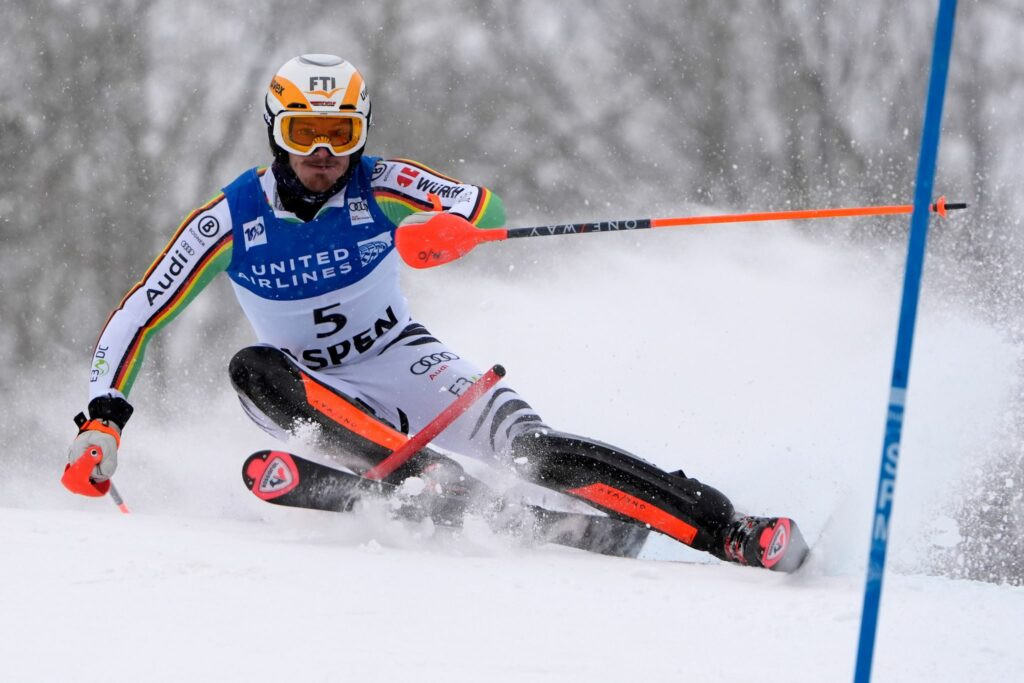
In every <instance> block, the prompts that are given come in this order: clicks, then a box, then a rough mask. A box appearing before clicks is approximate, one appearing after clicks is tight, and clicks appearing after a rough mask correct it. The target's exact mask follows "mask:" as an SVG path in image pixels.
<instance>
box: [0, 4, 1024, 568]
mask: <svg viewBox="0 0 1024 683" xmlns="http://www.w3.org/2000/svg"><path fill="white" fill-rule="evenodd" d="M934 5H935V3H930V2H925V3H921V2H918V3H892V2H885V1H884V0H864V2H860V3H849V2H841V1H839V0H821V1H816V2H810V1H800V0H765V1H763V2H756V3H755V2H741V1H740V0H718V1H717V2H689V3H680V2H674V1H669V0H659V1H649V2H642V3H633V4H627V3H622V2H618V1H610V0H599V1H594V2H589V1H584V0H570V1H568V2H559V3H551V2H548V1H547V0H523V1H522V2H505V3H486V2H457V1H455V0H437V1H436V2H432V3H423V2H413V1H412V0H373V1H366V2H337V1H336V0H334V1H330V2H329V1H327V0H312V1H310V2H297V1H285V0H268V1H267V2H251V1H248V0H229V1H226V2H220V3H200V2H190V1H188V0H185V1H182V0H89V1H88V2H84V1H82V0H67V1H65V0H43V1H42V2H40V0H7V1H6V2H5V3H4V6H3V9H0V16H2V18H3V19H4V25H5V27H6V31H5V39H4V41H3V42H2V44H0V64H3V65H4V73H5V77H6V81H7V85H8V88H7V93H8V94H7V96H6V97H4V98H3V99H2V100H0V160H2V161H0V164H2V171H0V174H2V175H0V180H2V183H0V238H2V245H3V249H2V251H0V262H2V271H0V272H2V273H3V277H2V278H0V296H2V321H3V324H2V326H0V346H2V348H3V349H4V354H5V361H6V362H5V363H4V367H5V368H7V369H8V370H10V369H12V368H14V369H17V368H24V367H34V368H41V369H44V370H45V369H47V368H50V369H55V368H68V367H72V368H80V369H81V371H82V377H78V376H77V375H76V376H74V377H71V378H68V379H67V384H68V385H69V386H71V387H80V388H81V391H82V395H83V396H82V397H83V399H84V392H85V383H84V373H85V366H86V364H87V361H88V357H89V352H90V348H91V345H92V344H93V342H94V340H95V335H96V333H97V332H98V331H99V329H100V327H101V325H102V322H103V320H104V319H105V317H106V315H107V314H108V313H109V311H110V309H111V307H112V306H113V305H114V304H115V303H116V301H118V299H119V297H120V296H121V295H122V294H123V293H124V292H125V291H126V290H127V289H128V288H129V287H130V286H131V285H132V284H133V283H134V282H135V281H136V280H137V279H138V278H139V276H140V275H141V274H142V273H143V271H144V269H145V268H146V266H147V265H148V264H149V263H150V261H151V260H152V258H153V257H154V256H155V255H156V254H157V253H158V251H159V250H160V249H161V248H162V247H163V245H164V244H165V242H166V240H167V239H168V238H169V236H170V235H171V234H172V232H173V230H174V229H175V226H176V225H177V223H178V221H180V220H181V218H182V217H184V216H185V215H186V214H187V213H188V212H189V211H190V210H191V209H192V208H194V207H195V206H198V205H200V204H201V203H202V202H203V201H205V200H206V199H207V198H208V197H210V196H212V195H213V194H214V193H216V192H217V191H218V190H219V188H220V187H221V186H223V185H225V184H226V183H228V182H230V181H231V180H232V179H233V178H234V177H235V176H236V175H237V173H238V172H239V171H240V170H241V169H244V168H246V167H249V166H254V165H264V164H266V163H268V162H269V158H270V155H269V154H268V148H267V143H266V133H265V129H264V126H263V123H262V118H261V117H262V98H263V94H264V89H265V86H266V83H267V82H269V78H270V76H271V75H272V73H273V71H274V69H275V68H276V67H277V66H278V65H280V64H282V63H283V62H284V61H286V60H287V59H288V58H290V57H292V56H294V55H296V54H300V53H303V52H328V53H336V54H340V55H342V56H343V57H345V58H346V59H348V60H349V61H351V62H353V63H354V64H355V65H356V66H357V67H358V68H359V69H360V70H361V71H362V72H363V74H364V75H365V76H366V78H367V81H368V84H369V88H370V94H371V97H372V99H373V111H374V127H373V129H372V131H371V138H370V149H371V152H372V153H374V154H378V155H382V156H389V155H396V156H408V157H411V158H415V159H418V160H420V161H422V162H424V163H427V164H429V165H431V166H434V167H436V168H438V169H439V170H442V172H447V173H450V174H452V175H454V176H456V177H462V178H465V179H467V180H471V181H474V182H480V183H484V184H487V185H489V186H491V187H493V188H495V189H497V190H498V192H499V193H500V194H501V195H502V196H503V197H504V199H505V201H506V204H507V207H508V213H509V219H510V225H529V224H533V223H537V222H542V223H551V222H556V221H578V220H587V219H598V218H625V217H633V216H659V215H681V214H682V213H683V212H684V211H686V210H687V209H695V210H700V209H706V208H708V207H714V208H721V209H723V210H727V211H743V210H759V209H773V208H786V207H793V208H797V207H812V206H818V205H856V204H861V203H864V204H888V203H909V202H910V201H911V198H912V194H913V179H914V172H915V164H916V155H917V146H918V144H919V132H920V125H921V119H922V111H923V97H924V92H925V89H926V81H927V75H928V65H929V59H930V48H931V38H932V30H933V26H934V12H935V6H934ZM1022 31H1024V8H1022V7H1021V6H1020V5H1019V4H1018V3H1014V2H1010V1H1009V0H993V1H988V2H963V3H961V5H960V9H959V15H958V24H957V34H956V39H955V43H954V48H955V49H954V56H953V62H952V64H953V66H952V69H951V73H950V80H949V95H948V97H947V105H946V113H945V117H944V127H943V139H942V145H941V156H940V163H939V172H938V177H937V179H936V188H937V189H938V190H939V191H941V192H944V193H947V194H949V195H950V197H951V198H953V199H957V200H966V201H968V202H970V203H971V205H972V209H971V213H970V216H971V219H970V220H956V221H945V222H944V221H937V222H935V223H933V225H934V228H933V232H932V234H931V235H930V244H929V248H930V250H931V252H932V253H937V254H941V255H945V256H949V257H951V258H953V259H954V260H956V261H957V262H959V263H963V264H965V265H966V266H968V267H965V268H963V269H960V270H958V271H957V272H956V273H955V274H954V275H955V277H954V279H957V278H959V280H960V285H961V286H959V287H957V288H956V289H957V291H956V293H955V295H956V296H959V297H963V298H967V299H970V303H971V305H972V306H974V307H975V308H976V309H977V310H979V311H982V312H983V313H984V314H985V315H986V316H987V317H988V318H989V319H991V320H992V321H994V322H995V323H996V324H998V325H1000V327H1001V328H1002V329H1004V330H1005V332H1006V334H1007V335H1008V336H1009V337H1010V338H1012V339H1013V340H1015V341H1016V342H1017V343H1022V342H1024V339H1022V338H1021V335H1022V329H1021V325H1020V321H1021V319H1022V316H1021V313H1022V304H1024V287H1022V278H1021V265H1022V263H1024V250H1022V247H1021V240H1020V238H1019V232H1020V231H1019V226H1020V222H1021V219H1022V217H1024V204H1022V199H1021V195H1020V192H1019V191H1018V188H1019V186H1020V184H1021V179H1022V172H1021V170H1020V164H1019V159H1020V158H1021V157H1022V153H1024V142H1022V141H1024V136H1021V135H1020V133H1019V130H1020V127H1021V125H1022V122H1024V66H1022V65H1024V41H1021V39H1020V37H1021V35H1022ZM905 228H906V224H905V222H903V221H866V222H860V223H857V224H856V226H854V225H852V224H845V223H844V224H840V225H838V226H837V227H836V229H835V230H833V231H830V232H829V236H828V237H827V239H837V240H856V241H865V240H875V241H893V240H902V239H904V232H905ZM843 231H845V232H843ZM821 239H826V238H825V237H822V238H821ZM529 248H531V247H529V246H527V247H524V249H529ZM214 286H218V287H219V286H226V285H225V283H223V282H220V283H217V284H216V285H214ZM221 300H222V301H223V300H225V299H223V298H222V299H221ZM196 305H197V306H209V305H211V304H209V303H204V302H197V304H196ZM240 320H241V319H240V317H239V314H238V313H237V311H236V310H235V308H234V307H233V306H232V307H230V310H228V309H227V308H225V310H224V311H223V314H220V315H211V316H209V317H208V320H207V324H206V325H205V326H204V327H203V331H202V334H203V335H204V337H203V338H204V339H205V340H206V341H207V342H209V343H208V344H207V346H215V345H217V344H218V343H220V342H224V341H226V340H231V339H233V338H234V336H237V335H239V334H240V332H239V330H240V329H241V328H244V323H241V322H240ZM233 335H234V336H233ZM239 338H240V337H239ZM225 346H231V347H232V348H233V346H232V345H231V344H225ZM167 357H168V346H167V345H154V348H153V349H151V351H150V354H149V357H148V364H149V365H148V366H147V367H155V368H157V369H159V368H160V367H161V366H162V365H166V363H167ZM218 362H221V361H220V360H218ZM163 374H164V373H161V372H159V371H157V372H152V373H151V375H150V376H151V377H152V379H151V380H148V381H154V382H160V381H161V380H160V377H161V376H163ZM80 380H81V381H80ZM25 381H26V380H25V378H24V373H19V372H6V373H3V374H0V392H2V395H4V396H5V399H6V406H7V413H8V417H9V418H10V417H11V416H12V415H14V416H16V417H17V418H18V419H19V420H23V421H28V422H29V423H30V424H31V423H32V421H37V422H38V425H39V428H40V429H43V428H44V427H43V422H42V419H43V418H42V417H41V416H37V415H33V414H30V411H25V410H19V409H18V406H15V405H13V402H15V401H17V400H18V396H19V391H20V390H21V387H22V386H23V383H24V382H25ZM75 390H76V391H77V389H75ZM27 413H28V414H27ZM1007 430H1008V434H1010V435H1011V437H1010V438H1011V441H1013V442H1015V443H1018V444H1019V438H1018V435H1021V434H1024V414H1015V415H1013V416H1010V417H1009V418H1008V426H1007ZM1000 458H1001V460H1000V462H1002V463H1003V464H1002V465H1001V466H1000V468H997V469H998V470H999V471H997V472H989V473H985V474H984V475H979V476H981V477H994V479H993V481H998V482H1002V481H1005V480H1006V479H1008V478H1009V479H1013V478H1014V477H1016V481H1017V482H1020V481H1021V479H1022V475H1024V471H1022V470H1024V467H1022V465H1021V455H1020V448H1019V446H1018V447H1017V448H1012V449H1008V450H1007V451H1006V452H1005V453H1004V454H1002V455H1001V456H1000ZM979 489H981V490H987V491H989V492H988V493H987V494H986V495H987V496H988V499H986V500H984V501H981V502H979V501H978V500H976V499H965V500H964V502H963V512H962V515H963V522H964V525H965V527H974V528H997V529H1004V530H1005V529H1006V528H1008V527H1011V528H1020V526H1021V524H1020V522H1021V521H1024V520H1022V519H1021V517H1022V513H1021V507H1022V502H1021V493H1020V491H1021V486H1020V484H1019V483H1017V484H1016V485H1015V486H1009V487H1008V486H998V487H995V488H992V487H989V488H987V489H986V487H985V486H984V485H983V484H979ZM993 491H996V493H992V492H993ZM986 516H987V517H986ZM1000 533H1002V532H1000ZM972 543H974V544H977V545H978V546H979V547H982V546H986V545H989V544H992V543H998V544H1002V546H1003V547H1005V548H1006V550H1007V552H1006V554H1005V557H1007V558H1010V559H1008V560H1006V562H1004V563H1003V565H1001V566H992V564H991V563H985V562H980V561H979V563H978V564H977V566H972V565H971V564H970V563H967V564H963V563H961V571H962V573H963V574H964V575H967V576H972V577H978V578H995V579H999V578H1005V577H1006V576H1009V575H1013V574H1016V576H1018V577H1020V576H1024V566H1022V565H1021V563H1022V562H1024V560H1021V559H1020V558H1024V545H1022V543H1021V541H1020V536H1019V533H1018V534H1017V535H1016V536H1013V535H1012V534H1011V536H1010V537H1007V536H1005V535H1003V536H999V537H996V538H993V537H991V536H985V535H984V534H981V533H974V534H973V535H969V536H968V537H967V538H966V539H965V540H964V544H972ZM1007 544H1009V545H1007ZM1013 558H1016V559H1013ZM1014 562H1016V563H1017V564H1016V565H1013V563H1014ZM1007 563H1009V564H1007Z"/></svg>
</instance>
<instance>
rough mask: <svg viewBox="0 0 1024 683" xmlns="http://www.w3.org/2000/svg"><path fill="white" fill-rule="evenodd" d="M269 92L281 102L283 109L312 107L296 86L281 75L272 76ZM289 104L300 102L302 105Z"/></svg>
mask: <svg viewBox="0 0 1024 683" xmlns="http://www.w3.org/2000/svg"><path fill="white" fill-rule="evenodd" d="M270 94H271V95H273V96H274V98H275V99H276V100H277V101H278V102H280V103H281V106H282V107H284V108H285V109H291V110H295V109H296V108H299V109H307V110H308V109H312V108H313V107H312V106H310V104H309V100H308V99H307V98H306V96H305V95H304V94H303V93H302V91H301V90H299V88H298V86H296V85H295V84H294V83H292V82H291V81H289V80H288V79H287V78H284V77H282V76H274V79H273V80H272V81H270ZM290 104H301V105H304V106H302V107H289V106H288V105H290Z"/></svg>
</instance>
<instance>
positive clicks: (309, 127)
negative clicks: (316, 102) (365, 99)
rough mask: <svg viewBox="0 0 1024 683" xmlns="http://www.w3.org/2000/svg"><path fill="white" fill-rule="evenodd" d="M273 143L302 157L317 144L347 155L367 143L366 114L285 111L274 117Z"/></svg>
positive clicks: (336, 153) (334, 152)
mask: <svg viewBox="0 0 1024 683" xmlns="http://www.w3.org/2000/svg"><path fill="white" fill-rule="evenodd" d="M274 142H276V143H277V144H278V145H280V146H281V147H282V148H284V149H285V150H286V151H288V152H291V153H292V154H298V155H299V156H309V155H310V154H312V153H313V151H314V150H315V149H317V148H318V147H326V148H327V150H328V151H330V152H331V153H332V154H334V155H335V156H339V157H341V156H347V155H349V154H352V153H353V152H355V151H356V150H358V149H359V148H361V147H362V146H363V144H364V143H365V142H366V117H364V116H363V115H362V114H356V113H347V112H346V113H337V114H334V113H332V114H320V113H317V112H282V113H280V114H278V115H277V116H276V117H275V118H274Z"/></svg>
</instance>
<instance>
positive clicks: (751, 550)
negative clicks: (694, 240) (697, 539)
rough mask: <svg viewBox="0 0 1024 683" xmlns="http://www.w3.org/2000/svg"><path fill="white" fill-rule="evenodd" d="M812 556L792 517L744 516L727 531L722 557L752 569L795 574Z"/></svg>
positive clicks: (726, 529)
mask: <svg viewBox="0 0 1024 683" xmlns="http://www.w3.org/2000/svg"><path fill="white" fill-rule="evenodd" d="M809 552H810V549H809V548H808V547H807V542H806V541H804V537H803V535H802V534H801V533H800V529H799V528H797V525H796V522H794V521H793V520H792V519H790V518H789V517H752V516H744V517H739V518H737V519H736V520H735V521H733V522H732V524H730V525H729V526H727V527H726V528H725V532H724V539H723V544H722V554H720V555H719V557H721V558H722V559H724V560H726V561H728V562H735V563H737V564H745V565H749V566H751V567H764V568H765V569H771V570H773V571H777V572H793V571H796V570H797V569H798V568H799V567H800V565H801V564H803V562H804V559H806V557H807V554H808V553H809ZM716 554H718V553H716Z"/></svg>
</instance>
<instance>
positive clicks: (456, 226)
mask: <svg viewBox="0 0 1024 683" xmlns="http://www.w3.org/2000/svg"><path fill="white" fill-rule="evenodd" d="M930 208H931V211H932V212H933V213H937V214H939V215H940V216H943V217H945V216H946V215H947V212H948V211H954V210H957V209H966V208H967V204H963V203H947V202H946V198H945V197H939V199H938V200H937V201H936V202H935V203H934V204H932V205H931V207H930ZM913 210H914V206H913V205H912V204H900V205H891V206H857V207H843V208H832V209H802V210H797V211H761V212H757V213H735V214H724V215H718V216H688V217H681V218H635V219H628V220H618V221H598V222H596V223H565V224H555V225H541V226H535V227H529V228H496V229H484V228H478V227H476V226H474V225H473V224H471V223H469V222H468V221H466V220H465V219H463V218H461V217H460V216H456V215H454V214H449V213H440V214H438V215H437V216H435V217H434V218H432V219H431V220H429V221H427V222H426V223H420V224H418V225H406V226H402V227H401V228H399V230H398V232H397V233H396V235H395V246H396V248H397V249H398V253H399V255H401V257H402V260H403V261H405V262H406V263H407V264H408V265H410V266H412V267H413V268H432V267H434V266H440V265H442V264H445V263H448V262H450V261H454V260H455V259H457V258H460V257H462V256H465V255H466V254H468V253H469V252H470V251H472V250H473V248H474V247H476V245H478V244H480V243H481V242H499V241H502V240H507V239H516V238H521V237H543V236H546V235H582V234H585V233H591V232H619V231H624V230H646V229H650V228H669V227H682V226H692V225H712V224H716V223H752V222H764V221H791V220H805V219H812V218H845V217H853V216H884V215H894V214H909V213H911V212H913Z"/></svg>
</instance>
